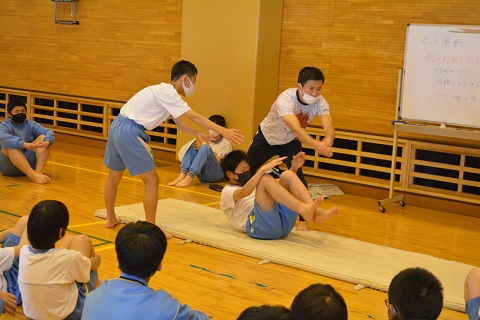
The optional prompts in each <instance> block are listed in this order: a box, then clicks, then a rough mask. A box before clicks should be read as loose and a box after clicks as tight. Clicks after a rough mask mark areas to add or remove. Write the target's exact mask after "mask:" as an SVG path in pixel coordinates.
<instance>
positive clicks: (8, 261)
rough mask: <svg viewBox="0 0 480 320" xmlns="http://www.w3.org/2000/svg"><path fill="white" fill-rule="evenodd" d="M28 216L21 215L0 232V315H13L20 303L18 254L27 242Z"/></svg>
mask: <svg viewBox="0 0 480 320" xmlns="http://www.w3.org/2000/svg"><path fill="white" fill-rule="evenodd" d="M27 221H28V216H24V217H21V218H20V220H18V221H17V223H16V224H15V226H14V227H13V228H11V229H7V230H4V231H2V232H0V244H1V245H2V246H1V248H0V315H1V314H2V313H8V314H11V315H15V312H16V309H17V305H20V304H22V297H21V295H20V289H19V287H18V255H19V254H20V248H21V247H22V246H23V245H24V244H27V242H28V241H27V228H26V227H27Z"/></svg>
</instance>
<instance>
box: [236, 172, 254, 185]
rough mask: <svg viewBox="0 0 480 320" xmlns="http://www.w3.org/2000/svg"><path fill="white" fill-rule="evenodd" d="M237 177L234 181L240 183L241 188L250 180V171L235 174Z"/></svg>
mask: <svg viewBox="0 0 480 320" xmlns="http://www.w3.org/2000/svg"><path fill="white" fill-rule="evenodd" d="M237 176H238V179H237V180H236V181H237V182H238V183H240V184H241V185H242V186H244V185H245V183H247V182H248V180H250V178H251V177H252V175H251V173H250V170H249V171H245V172H243V173H240V174H237Z"/></svg>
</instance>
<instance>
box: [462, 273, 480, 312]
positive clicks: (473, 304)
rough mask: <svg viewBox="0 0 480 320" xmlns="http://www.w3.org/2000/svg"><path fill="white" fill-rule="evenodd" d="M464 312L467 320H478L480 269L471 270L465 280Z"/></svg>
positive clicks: (479, 309) (479, 310) (479, 308)
mask: <svg viewBox="0 0 480 320" xmlns="http://www.w3.org/2000/svg"><path fill="white" fill-rule="evenodd" d="M465 312H466V313H467V314H468V319H469V320H480V268H475V269H473V270H471V271H470V272H469V273H468V275H467V277H466V278H465Z"/></svg>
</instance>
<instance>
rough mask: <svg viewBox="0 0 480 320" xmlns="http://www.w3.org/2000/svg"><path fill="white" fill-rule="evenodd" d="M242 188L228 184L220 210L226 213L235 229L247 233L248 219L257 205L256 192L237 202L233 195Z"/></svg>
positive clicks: (223, 191)
mask: <svg viewBox="0 0 480 320" xmlns="http://www.w3.org/2000/svg"><path fill="white" fill-rule="evenodd" d="M241 187H242V186H240V185H234V184H227V185H226V186H225V187H224V188H223V190H222V196H221V198H220V209H222V211H223V213H225V215H226V216H227V218H228V220H230V222H231V223H232V225H233V226H234V227H235V228H237V229H238V230H240V231H243V232H247V231H246V230H247V228H246V226H247V219H248V215H249V214H250V212H252V210H253V205H254V203H255V190H253V192H252V193H251V194H250V195H249V196H246V197H245V198H242V199H240V200H238V201H237V202H235V201H234V200H233V193H234V192H235V190H237V189H238V188H241Z"/></svg>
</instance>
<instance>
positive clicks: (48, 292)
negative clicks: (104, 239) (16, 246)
mask: <svg viewBox="0 0 480 320" xmlns="http://www.w3.org/2000/svg"><path fill="white" fill-rule="evenodd" d="M68 221H69V213H68V209H67V207H66V206H65V205H64V204H63V203H62V202H60V201H56V200H45V201H41V202H39V203H38V204H37V205H35V206H34V207H33V209H32V212H31V213H30V217H29V218H28V223H27V234H28V240H29V241H30V243H31V245H28V246H27V245H26V246H23V247H22V249H20V266H19V273H18V283H19V286H20V292H21V294H22V300H23V312H24V313H25V315H26V316H27V317H28V318H30V319H49V320H55V319H80V318H81V317H82V309H83V304H84V302H85V296H86V295H87V294H88V292H90V291H92V290H93V289H94V288H95V286H96V284H97V280H98V273H97V271H96V270H97V268H98V267H99V266H100V262H101V259H100V256H99V255H97V254H96V253H95V251H94V250H93V245H92V241H91V240H90V238H89V237H87V236H86V235H83V234H79V235H68V236H66V237H64V236H65V231H66V230H67V227H68ZM62 238H63V239H62ZM60 239H61V241H60ZM58 241H59V243H58V246H57V247H56V248H55V243H56V242H58Z"/></svg>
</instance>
